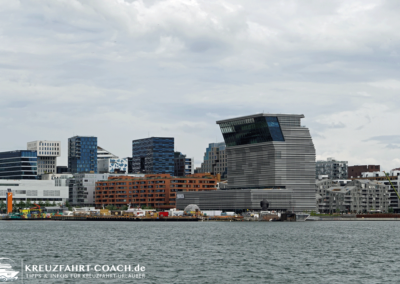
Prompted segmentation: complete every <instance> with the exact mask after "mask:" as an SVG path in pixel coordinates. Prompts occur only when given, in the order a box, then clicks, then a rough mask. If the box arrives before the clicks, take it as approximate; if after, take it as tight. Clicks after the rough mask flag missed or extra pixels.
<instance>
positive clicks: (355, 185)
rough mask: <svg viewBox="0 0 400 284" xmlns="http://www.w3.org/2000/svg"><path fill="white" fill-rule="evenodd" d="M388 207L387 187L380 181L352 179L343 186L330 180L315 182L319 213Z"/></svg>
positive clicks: (385, 208)
mask: <svg viewBox="0 0 400 284" xmlns="http://www.w3.org/2000/svg"><path fill="white" fill-rule="evenodd" d="M329 183H331V184H329ZM389 207H390V193H389V187H388V186H387V185H385V184H384V183H382V182H379V181H371V180H354V181H352V182H349V183H347V185H345V186H340V185H337V184H335V183H334V182H332V181H331V180H325V181H321V182H319V183H318V182H317V208H318V211H319V212H320V213H336V212H341V213H343V212H351V213H366V212H371V211H377V212H388V208H389Z"/></svg>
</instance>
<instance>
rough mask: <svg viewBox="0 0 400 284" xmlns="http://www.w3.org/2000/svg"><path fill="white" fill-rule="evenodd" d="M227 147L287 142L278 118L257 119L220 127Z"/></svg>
mask: <svg viewBox="0 0 400 284" xmlns="http://www.w3.org/2000/svg"><path fill="white" fill-rule="evenodd" d="M220 127H221V132H222V135H223V136H224V140H225V143H226V146H228V147H229V146H237V145H246V144H256V143H262V142H269V141H285V139H284V137H283V134H282V130H281V127H280V125H279V121H278V118H277V117H263V116H261V117H255V118H252V119H245V120H238V121H232V122H227V123H223V124H221V125H220Z"/></svg>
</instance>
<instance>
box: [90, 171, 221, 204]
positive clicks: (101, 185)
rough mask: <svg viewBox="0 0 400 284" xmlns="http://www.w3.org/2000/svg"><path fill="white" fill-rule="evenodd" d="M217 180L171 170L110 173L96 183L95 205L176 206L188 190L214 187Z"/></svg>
mask: <svg viewBox="0 0 400 284" xmlns="http://www.w3.org/2000/svg"><path fill="white" fill-rule="evenodd" d="M216 185H217V180H216V179H215V177H214V176H211V175H209V174H195V175H189V176H186V177H173V176H171V175H169V174H157V175H146V176H145V177H129V176H119V177H109V179H108V181H105V180H103V181H99V182H97V183H96V205H97V206H101V205H117V206H122V205H127V204H129V203H130V204H131V205H132V206H133V207H139V206H148V207H153V208H158V209H169V208H175V207H176V198H177V196H178V198H179V196H180V195H182V194H185V193H187V192H197V191H215V190H216V189H217V188H216Z"/></svg>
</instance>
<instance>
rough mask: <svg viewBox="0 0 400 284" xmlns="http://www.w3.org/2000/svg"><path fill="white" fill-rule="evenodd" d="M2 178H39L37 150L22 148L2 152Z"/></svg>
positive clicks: (0, 165)
mask: <svg viewBox="0 0 400 284" xmlns="http://www.w3.org/2000/svg"><path fill="white" fill-rule="evenodd" d="M0 179H38V176H37V152H36V151H30V150H21V151H11V152H2V153H0Z"/></svg>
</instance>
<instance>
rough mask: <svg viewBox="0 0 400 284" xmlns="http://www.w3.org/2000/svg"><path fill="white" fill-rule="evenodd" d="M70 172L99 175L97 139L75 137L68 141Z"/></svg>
mask: <svg viewBox="0 0 400 284" xmlns="http://www.w3.org/2000/svg"><path fill="white" fill-rule="evenodd" d="M68 171H69V172H71V173H90V172H93V173H97V137H93V136H74V137H72V138H69V139H68Z"/></svg>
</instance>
